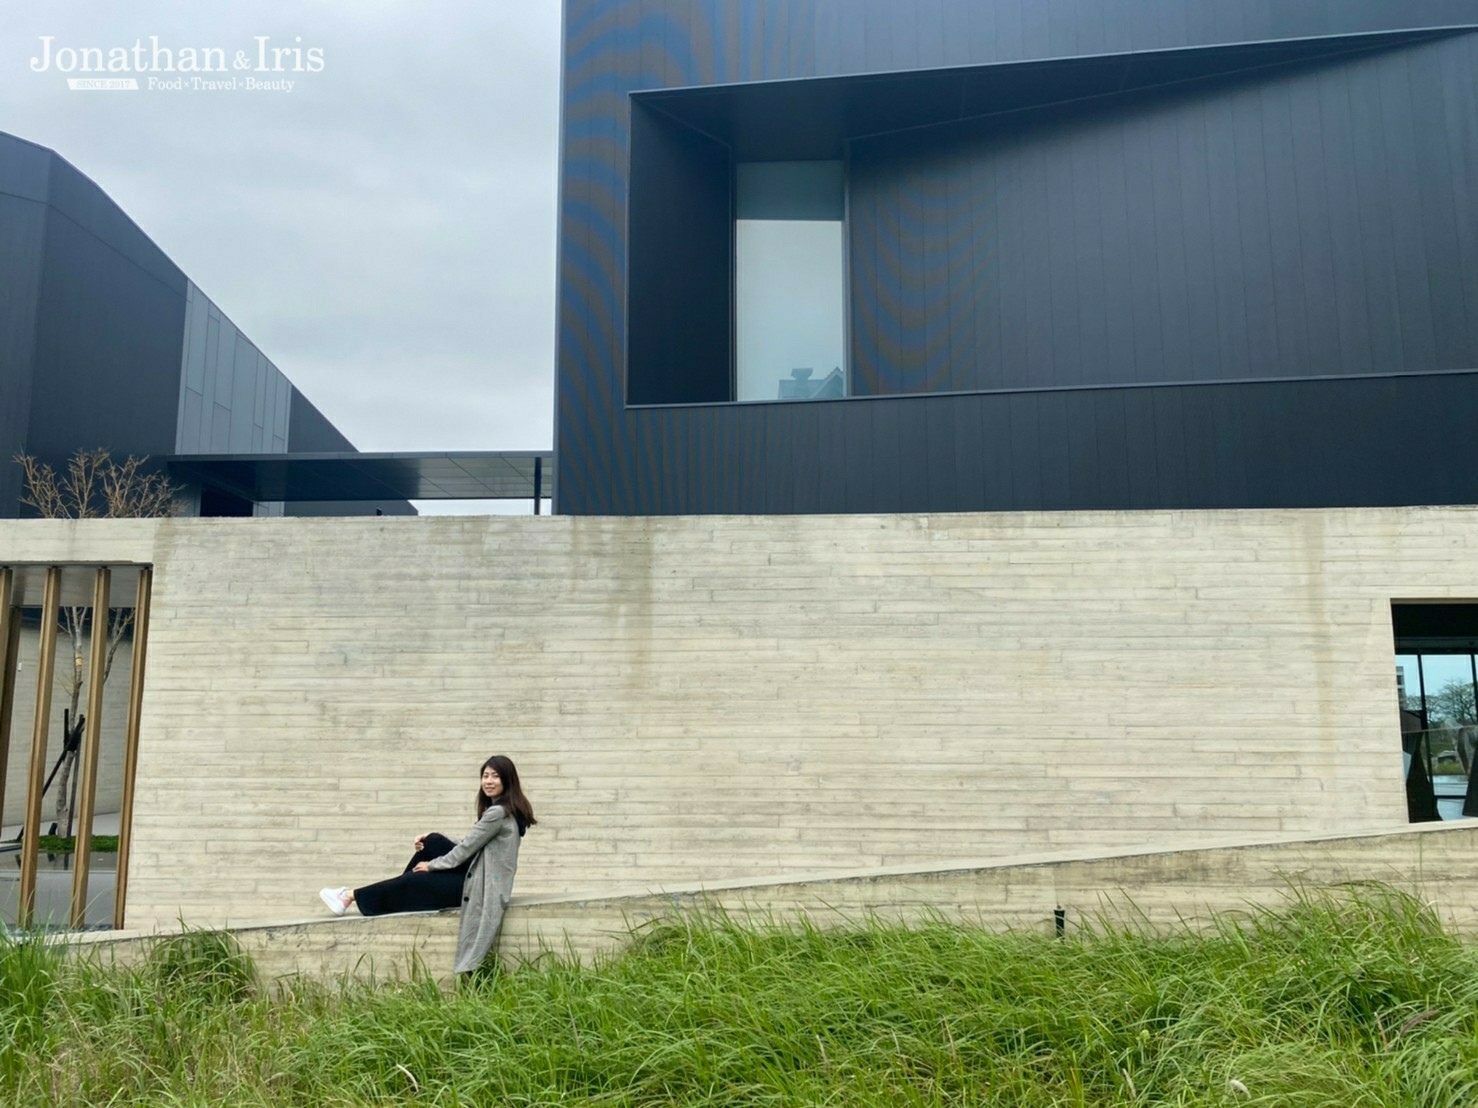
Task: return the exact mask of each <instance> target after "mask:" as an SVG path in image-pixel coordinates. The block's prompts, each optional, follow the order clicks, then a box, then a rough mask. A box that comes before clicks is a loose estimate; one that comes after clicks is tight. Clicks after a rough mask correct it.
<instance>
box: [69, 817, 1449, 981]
mask: <svg viewBox="0 0 1478 1108" xmlns="http://www.w3.org/2000/svg"><path fill="white" fill-rule="evenodd" d="M1475 847H1478V823H1472V822H1460V823H1446V824H1432V823H1426V824H1418V825H1415V826H1410V827H1404V828H1402V829H1401V830H1399V831H1393V832H1376V833H1365V834H1357V835H1350V836H1344V837H1338V838H1332V839H1326V838H1304V837H1296V838H1292V839H1290V840H1287V841H1283V842H1276V843H1259V844H1250V845H1221V846H1213V847H1208V848H1203V849H1197V850H1172V851H1161V852H1148V853H1138V852H1135V851H1133V850H1118V851H1104V850H1093V851H1084V852H1081V854H1080V856H1074V855H1071V854H1069V855H1066V856H1059V857H1055V858H1022V859H1017V860H1013V861H1007V862H995V863H990V862H986V863H977V864H975V865H973V866H961V867H958V868H954V867H946V868H942V869H934V870H931V869H915V870H901V869H898V868H894V869H883V870H872V871H864V872H861V873H858V874H855V875H852V876H849V877H842V878H836V879H833V880H826V879H819V880H806V879H804V878H799V879H791V880H785V881H776V882H755V881H747V882H731V883H716V884H712V885H707V886H703V887H697V888H685V889H683V888H673V889H669V890H667V891H666V893H665V894H662V895H657V894H635V895H625V896H622V895H617V896H610V897H593V898H584V897H517V898H515V900H514V903H513V905H512V907H511V908H509V910H508V915H507V916H506V917H505V919H504V921H503V929H502V932H501V933H500V935H499V937H498V946H497V952H498V955H499V957H500V958H501V959H502V961H503V963H504V964H506V965H508V966H517V965H519V964H521V963H523V962H528V961H532V960H536V959H538V958H539V957H540V956H541V955H543V954H544V952H546V951H553V952H555V953H557V954H560V955H570V956H574V957H576V958H578V959H580V960H581V961H584V962H593V961H595V960H596V959H598V958H599V957H601V956H602V955H608V954H613V953H617V952H619V951H621V950H623V949H625V948H626V947H627V946H628V945H630V943H631V936H632V933H633V932H636V933H638V934H640V933H642V932H643V930H644V929H645V928H648V927H649V926H651V925H652V924H654V923H658V922H666V921H674V920H678V919H682V918H689V919H691V918H694V917H695V916H701V915H703V914H706V913H713V912H719V913H722V914H723V915H724V916H725V917H727V918H728V919H731V920H738V921H741V922H749V923H752V924H755V925H757V926H769V925H774V924H780V925H787V924H792V923H794V922H796V921H797V920H799V919H802V918H804V919H806V920H809V921H810V922H811V923H812V924H814V925H817V926H820V927H836V926H843V927H845V926H848V925H855V924H858V923H860V922H862V921H864V920H868V919H878V920H883V921H888V922H895V921H896V922H900V923H904V924H911V925H916V924H919V923H922V922H925V921H932V920H939V919H945V920H954V921H958V922H961V923H965V924H969V925H972V926H980V927H985V928H989V929H1004V928H1014V929H1016V930H1025V931H1030V930H1035V931H1041V932H1046V933H1051V932H1052V930H1053V928H1054V926H1055V919H1054V915H1055V912H1056V911H1058V910H1061V911H1062V913H1063V926H1064V929H1065V930H1066V931H1068V932H1073V933H1076V932H1077V931H1079V930H1080V929H1083V928H1090V929H1091V928H1094V927H1101V926H1102V925H1103V924H1105V923H1111V924H1113V925H1114V926H1128V927H1132V928H1135V929H1137V930H1140V929H1142V930H1169V931H1179V930H1182V929H1184V928H1188V927H1189V928H1207V927H1210V926H1213V922H1214V921H1215V920H1216V919H1217V918H1218V917H1227V916H1231V917H1233V918H1238V917H1240V918H1245V917H1246V915H1247V914H1248V913H1249V912H1252V911H1255V910H1257V909H1261V908H1272V909H1278V908H1284V907H1287V906H1288V905H1289V904H1290V902H1291V901H1292V900H1293V899H1294V898H1295V897H1301V896H1316V895H1322V894H1332V895H1334V896H1339V895H1341V893H1342V892H1348V891H1350V887H1351V886H1354V887H1356V888H1357V889H1358V890H1359V891H1362V892H1364V893H1365V894H1366V895H1370V896H1378V895H1380V893H1378V892H1377V891H1376V890H1375V889H1374V888H1372V884H1373V883H1378V884H1380V885H1385V886H1388V887H1389V888H1390V889H1393V890H1396V891H1397V892H1400V893H1408V894H1411V895H1414V896H1416V897H1418V898H1419V899H1420V900H1421V901H1422V902H1423V903H1425V904H1427V905H1429V906H1430V907H1431V908H1432V909H1433V911H1435V913H1436V914H1437V916H1438V918H1439V919H1440V920H1441V921H1442V923H1443V924H1444V925H1445V926H1447V927H1449V928H1451V929H1453V930H1455V931H1457V932H1459V933H1462V934H1467V935H1472V934H1473V933H1474V931H1475V930H1478V880H1475V879H1478V850H1475ZM459 922H460V920H459V917H458V914H457V913H456V912H416V913H407V914H402V915H391V916H374V917H372V918H369V919H366V918H364V917H363V916H359V915H357V914H354V913H351V914H349V915H347V916H345V917H344V918H342V919H332V918H320V919H311V920H308V921H306V922H304V921H285V922H283V923H280V924H265V925H261V926H257V927H246V928H243V929H241V930H239V931H237V932H235V935H236V938H237V940H238V941H239V942H240V943H241V946H242V949H244V950H245V951H247V952H248V953H249V954H250V955H251V956H252V959H253V961H254V962H255V964H256V967H257V970H258V972H259V973H260V974H261V976H262V978H263V979H264V980H267V981H272V980H275V979H278V978H283V977H288V976H291V975H295V974H302V975H305V976H309V977H317V978H322V979H328V980H333V979H336V978H340V977H343V976H346V975H347V976H350V977H360V978H367V977H380V978H385V977H394V976H404V975H405V974H406V973H407V972H409V971H410V969H411V967H412V965H413V964H414V963H413V959H419V964H420V966H421V967H424V968H425V969H427V970H429V971H430V972H431V973H432V974H433V975H434V976H436V977H439V978H441V979H443V980H449V979H450V978H451V977H452V976H453V975H452V965H453V964H454V963H455V961H456V947H457V926H458V923H459ZM152 938H153V935H149V934H131V933H129V932H119V931H113V932H104V933H102V934H99V935H95V936H88V937H87V939H86V940H85V941H84V942H83V943H82V944H81V945H80V946H79V948H78V949H80V950H84V951H85V950H91V949H96V950H99V951H100V952H101V953H102V954H103V956H104V958H105V959H107V958H110V957H113V958H116V959H117V960H119V961H123V962H127V961H130V960H133V959H136V958H137V956H138V955H140V954H141V953H143V952H144V951H145V950H147V949H148V947H149V943H150V940H151V939H152ZM115 940H116V941H115Z"/></svg>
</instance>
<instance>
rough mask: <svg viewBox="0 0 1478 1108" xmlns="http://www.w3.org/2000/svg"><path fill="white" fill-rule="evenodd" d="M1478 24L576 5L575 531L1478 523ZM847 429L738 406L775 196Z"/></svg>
mask: <svg viewBox="0 0 1478 1108" xmlns="http://www.w3.org/2000/svg"><path fill="white" fill-rule="evenodd" d="M1475 27H1478V0H1415V2H1413V0H1342V2H1340V3H1330V2H1326V0H1232V2H1227V0H1162V2H1159V3H1152V2H1146V0H567V4H566V13H565V61H564V89H563V121H562V128H563V134H562V158H561V207H560V290H559V330H558V336H559V352H558V378H557V390H556V396H557V400H556V403H557V412H556V447H557V451H558V454H559V461H560V479H559V486H558V489H557V502H556V506H557V510H559V511H562V512H568V513H574V514H648V513H650V514H663V513H682V512H697V513H704V512H735V513H752V512H754V513H772V512H778V513H786V512H833V511H842V512H869V511H890V512H891V511H957V510H982V509H984V510H993V509H1039V508H1040V509H1068V508H1109V509H1113V508H1139V507H1282V506H1311V507H1312V506H1335V505H1381V504H1409V503H1473V502H1478V447H1475V446H1474V445H1473V442H1472V436H1471V433H1470V432H1469V431H1468V430H1467V428H1471V427H1472V426H1473V421H1474V417H1475V416H1478V79H1475V74H1478V34H1474V33H1472V30H1473V28H1475ZM808 157H812V158H827V157H844V158H845V159H846V161H847V164H848V173H847V177H848V219H847V241H848V259H849V260H848V275H847V276H848V285H849V293H848V296H849V309H850V319H851V324H850V335H849V344H850V358H851V365H850V383H851V392H852V394H853V395H852V396H851V397H849V398H848V399H845V400H827V401H810V402H805V403H779V402H764V403H743V404H738V403H732V402H729V400H728V397H729V396H730V395H732V393H731V392H730V391H729V390H730V388H731V385H730V378H731V367H730V359H731V350H730V345H731V333H732V315H731V313H732V305H731V303H730V297H731V291H730V285H731V276H730V274H731V266H732V254H731V246H730V242H731V239H730V230H729V228H730V225H731V223H732V214H731V208H730V199H729V195H728V192H727V187H728V181H729V173H730V169H731V167H732V164H733V162H734V161H736V160H787V159H794V158H808Z"/></svg>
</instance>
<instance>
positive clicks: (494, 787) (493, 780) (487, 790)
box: [482, 766, 503, 800]
mask: <svg viewBox="0 0 1478 1108" xmlns="http://www.w3.org/2000/svg"><path fill="white" fill-rule="evenodd" d="M482 795H483V796H485V797H487V798H488V799H489V800H497V799H498V797H500V796H502V795H503V779H502V778H501V777H499V776H498V771H497V770H495V769H494V768H493V767H492V766H488V767H487V769H485V770H483V771H482Z"/></svg>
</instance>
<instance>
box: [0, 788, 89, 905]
mask: <svg viewBox="0 0 1478 1108" xmlns="http://www.w3.org/2000/svg"><path fill="white" fill-rule="evenodd" d="M18 834H20V826H19V825H16V826H13V827H11V826H7V827H5V828H0V920H3V921H4V922H5V924H6V925H7V926H14V924H15V919H16V909H17V908H18V907H19V906H20V879H21V859H20V852H19V851H18V850H16V849H15V844H14V843H12V842H11V840H13V839H14V838H15V837H16V836H17V835H18ZM93 834H95V835H116V834H118V815H117V813H116V812H109V813H101V814H99V815H98V817H97V819H96V820H95V821H94V823H93ZM117 860H118V856H117V855H116V854H94V855H93V856H92V870H91V872H90V873H89V874H88V875H87V917H86V920H87V926H88V927H111V926H113V892H114V889H115V888H116V886H117V883H118V881H117V878H118V873H117V869H116V863H117ZM64 867H65V868H64ZM71 907H72V867H71V859H70V857H67V856H64V855H51V856H49V857H48V856H46V855H43V856H42V858H41V871H40V872H39V873H38V874H37V875H36V922H37V923H38V924H46V925H48V926H54V927H59V928H65V927H66V926H67V920H68V917H69V915H70V913H71Z"/></svg>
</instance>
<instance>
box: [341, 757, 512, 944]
mask: <svg viewBox="0 0 1478 1108" xmlns="http://www.w3.org/2000/svg"><path fill="white" fill-rule="evenodd" d="M538 822H539V821H538V820H536V819H535V818H534V809H533V806H532V805H530V804H529V801H528V797H526V796H524V794H523V787H522V786H521V785H520V784H519V781H518V770H517V769H515V768H514V765H513V762H512V761H511V760H510V759H508V758H505V757H504V756H503V755H501V754H494V755H493V756H492V757H491V758H489V759H488V760H487V761H486V762H484V763H483V764H482V780H481V783H480V784H479V785H478V789H477V822H476V823H475V824H474V825H473V827H472V830H471V831H469V832H467V834H466V835H464V836H463V837H462V841H461V842H456V843H454V842H452V840H451V839H449V838H447V837H446V836H445V835H438V834H436V833H435V832H431V833H429V834H425V835H421V836H419V837H418V838H417V839H416V853H415V854H414V855H413V856H412V858H411V860H410V862H409V863H407V865H406V867H405V870H404V871H403V872H402V873H401V874H400V876H399V877H391V878H389V879H388V880H385V881H377V882H375V883H374V884H373V885H364V886H362V887H361V888H358V889H348V888H340V889H332V888H330V889H321V890H319V893H318V895H319V896H320V897H322V898H323V902H324V903H325V904H327V905H328V908H329V911H331V912H333V913H334V915H336V916H342V915H343V914H344V913H345V912H346V911H348V910H349V905H351V904H357V905H358V906H359V911H360V914H361V915H366V916H379V915H385V914H386V913H389V912H429V911H436V910H438V909H442V908H455V907H457V906H458V905H459V904H460V906H461V908H462V923H461V926H460V927H459V928H458V931H457V964H456V972H457V973H471V972H472V971H473V970H475V969H476V968H477V967H478V965H479V964H480V963H481V962H482V960H483V958H484V957H485V956H486V954H487V952H488V951H489V950H491V949H492V946H493V941H494V940H495V939H496V938H497V937H498V928H499V927H500V926H502V923H503V912H504V911H505V910H506V909H507V907H508V901H509V898H510V897H511V896H512V894H513V875H514V874H515V873H516V872H517V870H518V844H519V841H520V840H521V839H522V838H523V836H524V833H525V832H526V831H528V829H529V828H530V827H532V826H534V824H536V823H538Z"/></svg>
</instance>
